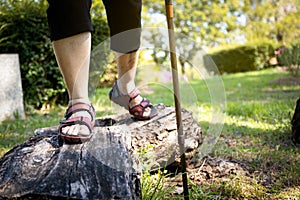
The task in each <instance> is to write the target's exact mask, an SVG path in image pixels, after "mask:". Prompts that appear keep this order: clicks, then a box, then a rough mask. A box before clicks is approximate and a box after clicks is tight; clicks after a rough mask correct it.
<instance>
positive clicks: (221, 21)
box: [144, 0, 241, 73]
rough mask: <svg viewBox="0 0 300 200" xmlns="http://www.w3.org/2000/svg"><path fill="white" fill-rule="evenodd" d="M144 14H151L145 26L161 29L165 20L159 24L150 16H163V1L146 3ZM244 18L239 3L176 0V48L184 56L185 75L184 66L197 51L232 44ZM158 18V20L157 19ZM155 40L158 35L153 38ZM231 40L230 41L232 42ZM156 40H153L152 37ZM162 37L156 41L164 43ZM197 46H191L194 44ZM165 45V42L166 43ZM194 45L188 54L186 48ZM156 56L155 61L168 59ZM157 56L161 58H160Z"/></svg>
mask: <svg viewBox="0 0 300 200" xmlns="http://www.w3.org/2000/svg"><path fill="white" fill-rule="evenodd" d="M144 5H145V12H146V13H149V15H148V16H147V15H146V16H147V17H144V18H145V21H146V22H145V24H146V25H148V26H149V25H150V26H161V25H162V21H159V22H158V23H157V22H156V21H154V20H153V19H152V18H151V17H150V16H153V15H159V14H160V15H164V13H165V7H164V2H163V1H159V2H155V3H153V1H149V0H144ZM239 15H241V10H240V9H239V1H236V0H230V1H223V0H219V1H209V0H204V1H201V3H199V1H198V0H177V1H176V4H174V24H175V28H176V32H179V33H180V34H178V35H176V38H177V43H178V44H179V45H177V49H178V51H179V53H180V54H181V55H182V56H181V57H179V61H180V64H181V67H182V72H183V73H184V66H185V63H186V62H187V60H189V58H191V57H193V54H194V53H195V52H196V51H197V50H201V49H203V47H204V46H216V45H219V44H224V43H228V42H231V40H233V39H234V38H235V37H234V36H233V35H234V34H235V31H236V30H237V29H238V27H239V23H238V17H239ZM155 19H157V18H155ZM153 37H156V38H157V36H153ZM229 38H230V39H229ZM152 39H153V38H152ZM160 40H161V38H157V40H156V41H157V44H162V43H161V41H160ZM192 41H193V42H194V44H191V42H192ZM164 42H166V41H164ZM191 45H193V49H192V50H191V51H188V50H187V49H186V47H188V46H191ZM161 55H162V54H161V53H160V54H157V52H154V53H153V57H154V60H155V61H159V62H162V61H163V60H162V59H165V58H166V57H165V56H161ZM157 56H160V57H159V58H157Z"/></svg>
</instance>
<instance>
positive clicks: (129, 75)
mask: <svg viewBox="0 0 300 200" xmlns="http://www.w3.org/2000/svg"><path fill="white" fill-rule="evenodd" d="M103 3H104V5H105V9H106V14H107V19H108V24H109V28H110V33H111V49H112V50H114V51H116V52H117V53H116V56H117V65H118V80H117V82H116V86H114V88H113V90H118V91H119V92H116V91H113V90H112V91H111V92H110V98H111V99H112V100H113V101H114V100H115V99H116V98H118V96H123V97H122V99H123V102H121V104H120V105H122V106H124V107H125V108H127V105H128V106H129V108H127V109H129V110H130V108H133V107H138V105H140V107H141V106H142V107H141V108H140V109H139V110H140V111H139V113H140V114H139V115H142V116H140V118H143V116H144V117H145V119H146V118H148V117H150V115H151V117H152V116H153V115H156V112H154V111H155V108H154V107H153V106H152V105H151V104H150V103H149V102H147V103H146V102H145V99H144V98H143V97H141V96H140V95H134V98H132V97H130V94H131V93H134V94H135V93H136V90H135V75H136V67H137V61H138V49H139V46H140V35H141V29H140V28H141V6H142V1H141V0H122V1H120V0H119V1H118V0H103ZM119 93H121V94H119ZM126 95H127V98H124V96H126ZM124 101H127V102H125V103H124ZM114 102H116V101H114ZM126 104H127V105H126ZM151 111H152V112H151ZM131 113H132V112H131Z"/></svg>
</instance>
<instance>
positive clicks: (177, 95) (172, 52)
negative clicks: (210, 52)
mask: <svg viewBox="0 0 300 200" xmlns="http://www.w3.org/2000/svg"><path fill="white" fill-rule="evenodd" d="M165 8H166V16H167V23H168V34H169V45H170V58H171V66H172V79H173V90H174V101H175V112H176V123H177V132H178V143H179V147H180V163H181V168H182V182H183V194H184V199H185V200H188V199H189V191H188V183H187V171H186V159H185V148H184V134H183V127H182V119H181V105H180V91H179V81H178V70H177V57H176V47H175V34H174V23H173V2H172V0H165Z"/></svg>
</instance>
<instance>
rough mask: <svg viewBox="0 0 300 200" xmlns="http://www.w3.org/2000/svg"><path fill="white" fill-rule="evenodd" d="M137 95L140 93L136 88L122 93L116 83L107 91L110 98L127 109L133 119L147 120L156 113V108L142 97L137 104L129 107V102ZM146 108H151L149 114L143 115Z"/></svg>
mask: <svg viewBox="0 0 300 200" xmlns="http://www.w3.org/2000/svg"><path fill="white" fill-rule="evenodd" d="M139 95H140V93H139V91H138V90H137V89H134V90H133V91H132V92H131V93H129V94H128V95H124V94H122V93H121V92H120V90H119V88H118V86H117V83H115V84H114V86H113V88H112V89H111V90H110V92H109V98H110V100H111V101H112V102H114V103H116V104H118V105H120V106H122V107H123V108H125V109H126V110H128V111H129V113H130V114H131V115H133V117H134V118H135V119H137V120H149V119H151V118H153V117H155V116H156V115H157V114H158V112H157V110H156V108H155V107H154V106H153V105H152V104H151V103H150V101H149V100H147V99H145V98H143V99H142V101H141V102H140V103H139V104H137V105H135V106H133V107H132V108H130V107H129V103H130V102H131V101H132V100H133V99H135V98H136V97H138V96H139ZM146 108H151V112H150V115H149V116H144V112H145V110H146Z"/></svg>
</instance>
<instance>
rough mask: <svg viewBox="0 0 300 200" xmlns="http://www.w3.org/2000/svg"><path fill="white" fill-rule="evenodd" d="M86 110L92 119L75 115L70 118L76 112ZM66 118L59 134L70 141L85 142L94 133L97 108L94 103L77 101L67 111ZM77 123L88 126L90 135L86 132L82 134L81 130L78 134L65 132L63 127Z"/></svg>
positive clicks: (62, 122) (61, 124)
mask: <svg viewBox="0 0 300 200" xmlns="http://www.w3.org/2000/svg"><path fill="white" fill-rule="evenodd" d="M81 111H86V112H88V113H89V114H90V116H91V119H90V118H88V117H74V118H70V117H71V115H72V114H74V113H76V112H81ZM65 118H66V120H63V121H61V122H60V126H59V129H58V130H59V134H60V137H61V138H62V139H63V140H64V141H65V142H68V143H83V142H86V141H89V140H90V139H91V137H92V135H93V133H92V130H93V127H94V118H95V109H94V107H93V106H92V104H86V103H76V104H73V105H71V106H69V107H68V109H67V110H66V113H65ZM76 124H80V125H85V126H86V127H88V129H89V131H90V133H89V134H88V135H86V134H80V132H79V133H78V134H77V135H72V134H66V133H63V131H62V129H63V128H64V127H67V126H73V125H76Z"/></svg>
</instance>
